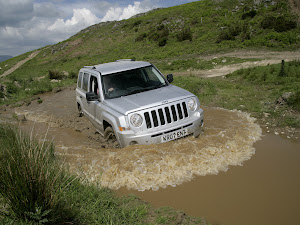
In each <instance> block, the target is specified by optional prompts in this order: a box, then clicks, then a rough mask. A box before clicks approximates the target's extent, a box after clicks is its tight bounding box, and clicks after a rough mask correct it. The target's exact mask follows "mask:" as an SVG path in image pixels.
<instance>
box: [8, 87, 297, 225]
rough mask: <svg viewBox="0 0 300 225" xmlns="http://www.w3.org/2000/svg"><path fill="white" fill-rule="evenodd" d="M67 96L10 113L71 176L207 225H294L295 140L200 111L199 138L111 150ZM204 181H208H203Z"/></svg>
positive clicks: (214, 111)
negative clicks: (45, 143)
mask: <svg viewBox="0 0 300 225" xmlns="http://www.w3.org/2000/svg"><path fill="white" fill-rule="evenodd" d="M74 94H75V92H74V90H64V91H62V92H59V93H56V94H53V93H51V94H45V95H42V96H41V99H42V100H43V102H42V103H41V104H38V103H37V102H32V103H31V104H30V105H29V106H26V105H24V106H21V107H19V108H17V109H16V110H15V113H16V114H17V115H19V117H20V116H22V115H23V116H24V117H25V118H26V121H25V122H22V123H21V126H22V127H23V128H24V129H26V130H27V131H28V132H31V130H32V129H34V133H36V134H37V135H40V136H41V137H43V136H45V135H46V138H47V139H50V140H53V141H54V142H55V145H56V154H57V155H58V156H62V157H63V159H65V161H66V162H67V163H68V165H69V167H70V169H71V171H73V172H75V173H77V174H80V175H83V176H85V177H86V178H87V179H88V180H90V181H92V182H97V183H100V184H101V185H103V186H106V187H109V188H111V189H113V190H116V191H117V193H118V194H119V195H123V194H128V193H134V194H136V195H138V196H140V197H141V198H142V199H143V200H146V201H148V202H150V203H152V204H153V205H155V206H173V207H175V208H176V209H181V210H183V211H185V212H187V213H188V214H190V215H194V216H204V217H206V218H207V219H208V221H209V222H210V223H217V224H282V223H281V222H280V221H282V220H280V219H278V217H280V218H281V217H284V218H285V219H286V221H292V220H289V219H290V218H292V219H295V215H296V214H295V211H296V210H298V208H299V207H298V206H297V205H296V204H297V202H299V200H300V194H299V190H300V185H299V183H300V181H299V177H300V176H299V175H300V155H299V152H300V147H299V146H300V143H299V141H298V140H295V141H294V143H293V142H292V141H291V140H284V139H281V138H280V137H279V136H272V135H270V134H268V135H267V136H262V130H261V128H260V127H259V125H258V124H257V123H256V122H255V119H254V118H251V117H250V116H249V115H248V114H246V113H242V112H239V111H229V110H224V109H218V108H204V112H205V125H204V126H205V130H204V133H203V134H202V135H201V136H200V138H197V139H195V138H193V137H187V138H184V139H180V140H177V141H173V142H169V143H164V144H160V145H147V146H129V147H126V148H123V149H120V148H112V147H113V146H112V145H111V143H105V142H104V141H103V139H102V137H101V136H100V135H99V134H98V133H97V132H96V130H95V129H94V128H93V126H92V125H91V124H90V122H89V121H87V120H86V118H84V117H83V118H79V117H78V116H77V109H76V106H75V95H74ZM6 113H8V112H6ZM261 139H262V140H261ZM289 149H291V150H289ZM295 149H297V150H295ZM283 159H284V160H283ZM228 169H229V170H228ZM212 174H213V175H216V176H207V175H212ZM296 180H297V181H296ZM279 205H280V207H279V208H278V207H277V206H279ZM275 206H276V207H277V208H276V207H275ZM299 212H300V211H299ZM272 213H275V214H277V215H276V216H275V217H274V215H273V214H272ZM281 215H284V216H281ZM297 215H298V214H297ZM276 218H277V219H276ZM270 221H273V222H274V223H273V222H272V223H269V222H270ZM276 221H277V222H276ZM278 221H279V222H278ZM289 224H295V223H289Z"/></svg>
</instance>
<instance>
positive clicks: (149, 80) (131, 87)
mask: <svg viewBox="0 0 300 225" xmlns="http://www.w3.org/2000/svg"><path fill="white" fill-rule="evenodd" d="M102 85H103V94H104V97H105V99H112V98H118V97H121V96H127V95H132V94H136V93H140V92H144V91H149V90H153V89H156V88H160V87H164V86H166V85H167V83H166V81H165V79H164V78H163V76H162V75H161V74H160V73H159V72H158V71H157V70H156V69H155V68H154V67H153V66H148V67H144V68H138V69H134V70H129V71H123V72H120V73H115V74H109V75H104V76H102Z"/></svg>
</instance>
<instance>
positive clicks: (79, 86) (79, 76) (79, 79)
mask: <svg viewBox="0 0 300 225" xmlns="http://www.w3.org/2000/svg"><path fill="white" fill-rule="evenodd" d="M82 74H83V73H82V72H80V73H79V75H78V82H77V87H78V88H81V83H82Z"/></svg>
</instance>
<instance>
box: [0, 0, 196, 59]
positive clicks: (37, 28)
mask: <svg viewBox="0 0 300 225" xmlns="http://www.w3.org/2000/svg"><path fill="white" fill-rule="evenodd" d="M192 1H194V0H142V1H133V0H123V1H120V0H110V1H106V0H48V1H46V0H0V55H11V56H17V55H20V54H22V53H25V52H28V51H31V50H34V49H38V48H40V47H43V46H46V45H51V44H55V43H58V42H60V41H63V40H66V39H68V38H69V37H71V36H72V35H74V34H76V33H77V32H79V31H80V30H82V29H84V28H86V27H88V26H91V25H93V24H97V23H100V22H105V21H113V20H123V19H128V18H130V17H132V16H134V15H136V14H139V13H143V12H147V11H149V10H151V9H155V8H161V7H170V6H174V5H180V4H184V3H188V2H192Z"/></svg>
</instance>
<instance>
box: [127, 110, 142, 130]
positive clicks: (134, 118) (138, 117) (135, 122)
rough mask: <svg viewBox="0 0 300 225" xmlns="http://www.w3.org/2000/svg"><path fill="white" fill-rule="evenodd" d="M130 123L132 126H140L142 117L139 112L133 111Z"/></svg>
mask: <svg viewBox="0 0 300 225" xmlns="http://www.w3.org/2000/svg"><path fill="white" fill-rule="evenodd" d="M130 123H131V124H132V125H133V126H134V127H140V126H142V123H143V118H142V116H141V115H140V114H137V113H135V114H133V115H132V116H131V117H130Z"/></svg>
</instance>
